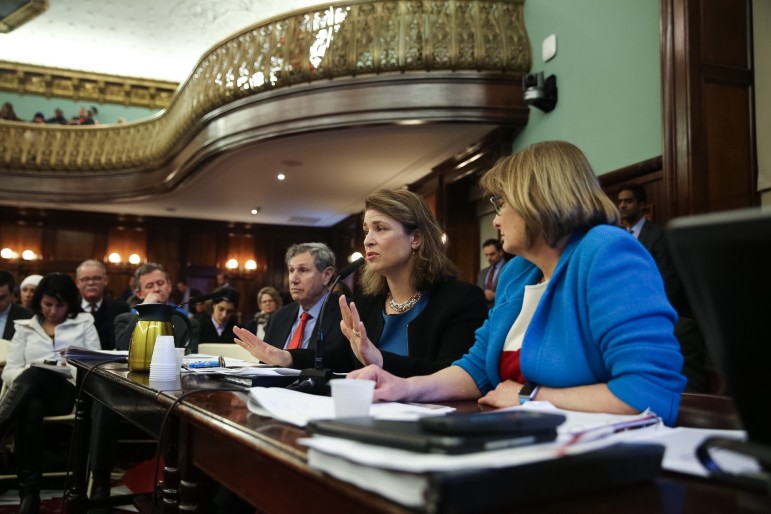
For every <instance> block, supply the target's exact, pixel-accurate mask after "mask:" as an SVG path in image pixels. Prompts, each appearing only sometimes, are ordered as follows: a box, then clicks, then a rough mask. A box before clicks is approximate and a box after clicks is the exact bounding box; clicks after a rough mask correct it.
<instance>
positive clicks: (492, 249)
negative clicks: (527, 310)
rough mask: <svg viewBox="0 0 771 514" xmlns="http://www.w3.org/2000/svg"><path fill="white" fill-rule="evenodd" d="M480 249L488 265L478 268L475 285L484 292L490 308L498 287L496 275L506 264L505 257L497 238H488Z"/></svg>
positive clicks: (493, 303) (493, 302)
mask: <svg viewBox="0 0 771 514" xmlns="http://www.w3.org/2000/svg"><path fill="white" fill-rule="evenodd" d="M482 251H483V252H484V254H485V259H487V264H488V265H489V266H487V267H486V268H482V269H481V270H479V275H478V276H477V285H478V286H479V287H480V289H482V291H484V292H485V300H487V308H488V309H492V307H493V305H495V290H496V289H497V288H498V276H499V275H500V273H501V270H502V269H503V265H504V264H506V259H505V258H504V257H505V254H504V252H503V246H502V245H501V242H500V241H498V240H497V239H488V240H487V241H485V242H484V243H482Z"/></svg>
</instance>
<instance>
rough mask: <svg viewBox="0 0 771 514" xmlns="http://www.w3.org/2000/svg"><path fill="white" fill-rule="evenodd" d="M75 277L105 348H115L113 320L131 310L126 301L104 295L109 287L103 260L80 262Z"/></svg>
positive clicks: (86, 309)
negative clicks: (105, 289)
mask: <svg viewBox="0 0 771 514" xmlns="http://www.w3.org/2000/svg"><path fill="white" fill-rule="evenodd" d="M75 278H76V280H77V284H78V290H79V291H80V299H81V307H82V308H83V311H84V312H90V313H91V315H92V316H93V317H94V325H95V326H96V331H97V332H98V333H99V341H100V342H101V343H102V349H103V350H114V349H115V329H114V328H113V321H114V320H115V317H116V316H117V315H118V314H123V313H124V312H128V311H129V306H128V304H127V303H126V302H121V301H118V300H112V299H110V298H106V297H105V296H104V288H105V287H107V270H106V269H105V267H104V264H102V263H101V262H99V261H97V260H94V259H89V260H86V261H83V262H81V263H80V266H78V267H77V269H76V270H75Z"/></svg>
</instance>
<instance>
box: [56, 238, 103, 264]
mask: <svg viewBox="0 0 771 514" xmlns="http://www.w3.org/2000/svg"><path fill="white" fill-rule="evenodd" d="M54 238H55V248H56V249H55V256H56V260H57V261H66V262H77V263H80V262H81V261H84V260H86V259H93V258H95V257H96V234H95V232H94V231H93V230H89V229H88V228H85V227H84V228H57V229H56V230H55V232H54ZM60 271H67V272H69V271H75V270H74V268H73V269H72V270H60Z"/></svg>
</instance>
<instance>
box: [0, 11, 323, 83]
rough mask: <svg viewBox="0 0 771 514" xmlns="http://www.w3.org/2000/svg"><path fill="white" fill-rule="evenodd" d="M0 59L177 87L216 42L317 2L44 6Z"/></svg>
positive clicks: (5, 43)
mask: <svg viewBox="0 0 771 514" xmlns="http://www.w3.org/2000/svg"><path fill="white" fill-rule="evenodd" d="M48 3H49V7H48V10H47V11H46V12H44V13H43V14H41V15H40V16H38V17H37V18H35V19H33V20H30V21H29V22H28V23H26V24H25V25H23V26H21V27H19V28H18V29H16V30H14V31H13V32H11V33H9V34H0V60H6V61H11V62H21V63H26V64H35V65H39V66H53V67H57V68H68V69H74V70H82V71H91V72H96V73H107V74H111V75H123V76H129V77H141V78H148V79H156V80H170V81H175V82H182V81H183V80H185V79H186V78H187V76H188V75H189V74H190V72H191V71H192V69H193V67H194V66H195V64H196V62H197V61H198V59H199V58H200V57H201V56H202V55H203V54H204V53H205V52H206V51H207V50H208V49H209V48H211V47H212V46H214V44H215V43H217V42H218V41H220V40H222V39H225V38H226V37H228V36H229V35H231V34H233V33H234V32H237V31H239V30H241V29H243V28H245V27H247V26H249V25H252V24H254V23H257V22H259V21H262V20H265V19H267V18H270V17H272V16H275V15H277V14H282V13H286V12H289V11H293V10H295V9H300V8H303V7H308V6H311V5H316V4H318V3H319V2H318V1H315V0H163V1H158V0H131V1H129V2H126V1H124V0H99V1H96V2H95V1H94V0H49V2H48Z"/></svg>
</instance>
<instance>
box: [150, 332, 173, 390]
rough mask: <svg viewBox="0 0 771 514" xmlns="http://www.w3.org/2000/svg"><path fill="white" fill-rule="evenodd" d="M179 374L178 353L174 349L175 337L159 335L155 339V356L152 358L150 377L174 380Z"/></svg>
mask: <svg viewBox="0 0 771 514" xmlns="http://www.w3.org/2000/svg"><path fill="white" fill-rule="evenodd" d="M178 374H179V368H178V367H177V354H176V352H175V350H174V337H172V336H158V337H157V338H156V339H155V347H154V348H153V358H152V359H151V360H150V378H153V379H157V380H164V379H169V380H172V379H173V378H174V377H175V376H176V375H178Z"/></svg>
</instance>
